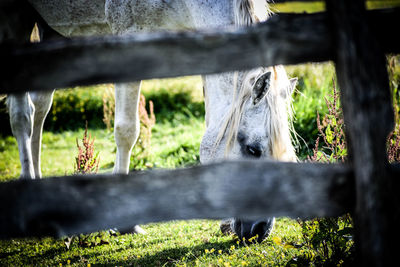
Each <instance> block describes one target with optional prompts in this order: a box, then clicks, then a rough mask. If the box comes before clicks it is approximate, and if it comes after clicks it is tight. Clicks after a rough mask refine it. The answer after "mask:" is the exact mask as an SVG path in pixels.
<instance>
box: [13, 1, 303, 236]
mask: <svg viewBox="0 0 400 267" xmlns="http://www.w3.org/2000/svg"><path fill="white" fill-rule="evenodd" d="M29 2H30V3H31V4H32V5H33V7H34V8H35V9H36V10H37V11H38V13H39V14H40V15H41V16H42V17H43V19H44V20H45V21H46V22H47V24H48V25H50V27H52V28H53V29H54V30H56V31H57V32H58V33H60V34H61V35H63V36H66V37H73V36H94V35H107V34H113V35H131V34H137V33H138V32H148V31H156V30H190V29H202V28H209V27H223V26H227V25H237V26H242V25H250V24H252V23H255V22H260V21H264V20H266V19H267V18H268V16H269V14H270V11H269V7H268V3H267V2H266V1H265V0H218V1H217V0H215V1H209V0H147V1H140V0H74V1H69V0H68V1H67V0H57V1H48V0H29ZM44 38H46V36H45V35H44ZM140 84H141V83H140V82H133V83H128V84H116V85H115V102H116V103H115V125H114V129H115V130H114V131H115V142H116V145H117V155H116V160H115V165H114V170H113V172H114V173H123V174H126V173H128V171H129V162H130V160H129V158H130V155H131V150H132V148H133V146H134V144H135V142H136V140H137V138H138V134H139V118H138V102H139V94H140ZM203 84H204V95H205V106H206V125H207V129H206V132H205V134H204V137H203V140H202V143H201V148H200V160H201V162H202V163H208V162H213V161H215V160H217V159H223V158H243V157H245V158H248V157H251V158H267V159H276V160H286V161H295V160H296V156H295V153H294V148H293V146H292V143H291V138H290V125H291V124H290V123H289V121H290V118H291V115H290V114H291V113H290V99H291V92H292V90H293V88H294V84H295V80H289V79H288V77H287V75H286V73H285V70H284V68H283V67H281V66H277V67H274V68H257V69H254V70H251V71H239V72H230V73H224V74H216V75H206V76H204V77H203ZM52 96H53V93H43V92H35V93H32V92H31V93H24V94H18V95H9V97H8V105H9V113H10V121H11V127H12V132H13V134H14V136H15V137H16V139H17V142H18V149H19V153H20V161H21V166H22V172H21V177H22V178H40V177H41V171H40V145H41V133H42V127H43V122H44V119H45V117H46V115H47V113H48V110H49V108H50V106H51V102H52ZM237 221H238V220H236V222H237ZM237 226H238V225H235V226H234V227H233V228H235V229H236V228H237ZM239 226H240V225H239ZM250 226H251V225H250ZM253 226H254V225H253ZM243 227H244V226H243ZM243 227H242V228H243ZM253 228H254V227H253ZM243 231H244V230H243V229H242V230H241V232H243ZM246 231H247V230H245V231H244V232H246ZM249 231H250V230H249ZM237 233H238V232H237ZM244 235H246V234H244ZM239 236H240V234H239Z"/></svg>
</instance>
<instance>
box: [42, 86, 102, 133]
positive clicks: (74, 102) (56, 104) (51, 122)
mask: <svg viewBox="0 0 400 267" xmlns="http://www.w3.org/2000/svg"><path fill="white" fill-rule="evenodd" d="M106 89H107V85H102V86H93V87H77V88H73V89H64V90H57V91H56V92H55V93H54V99H53V105H52V107H51V109H50V112H49V114H48V116H47V118H46V121H45V124H44V129H45V130H47V131H53V132H60V131H65V130H76V129H79V128H83V127H85V121H88V127H89V128H91V129H93V128H104V123H103V100H102V96H103V93H104V91H105V90H106Z"/></svg>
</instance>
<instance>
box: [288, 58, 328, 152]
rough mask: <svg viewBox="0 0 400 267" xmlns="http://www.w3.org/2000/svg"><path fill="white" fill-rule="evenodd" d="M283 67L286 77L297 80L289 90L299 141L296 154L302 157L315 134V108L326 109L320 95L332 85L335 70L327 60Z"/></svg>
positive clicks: (311, 144) (322, 112)
mask: <svg viewBox="0 0 400 267" xmlns="http://www.w3.org/2000/svg"><path fill="white" fill-rule="evenodd" d="M286 69H287V72H288V75H289V76H290V77H298V79H299V80H298V85H297V86H296V90H295V92H294V93H293V109H294V112H295V119H294V122H293V124H294V128H295V130H296V133H297V134H298V137H299V140H300V144H299V146H298V147H297V151H298V152H297V154H298V157H299V158H300V159H306V158H307V155H310V154H311V151H312V148H313V147H314V142H315V140H316V139H317V137H318V128H317V127H316V121H317V111H319V113H320V114H325V113H327V112H328V109H327V106H326V103H325V98H324V97H325V96H326V95H328V94H329V92H330V88H332V78H334V77H335V70H334V67H333V64H331V63H329V64H305V65H298V66H288V67H287V68H286Z"/></svg>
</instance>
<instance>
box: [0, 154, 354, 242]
mask: <svg viewBox="0 0 400 267" xmlns="http://www.w3.org/2000/svg"><path fill="white" fill-rule="evenodd" d="M352 181H353V180H352V173H351V171H350V170H349V168H347V167H346V166H344V165H323V164H295V163H273V162H262V161H251V162H250V161H243V162H224V163H219V164H214V165H209V166H198V167H194V168H189V169H177V170H169V171H168V170H164V171H160V170H159V171H147V172H143V173H133V174H131V175H129V176H121V175H120V176H111V175H108V176H107V175H98V176H93V177H91V176H80V177H63V178H48V179H42V180H29V181H27V180H19V181H14V182H8V183H0V214H1V217H0V238H13V237H25V236H45V235H52V236H64V235H70V234H76V233H81V232H92V231H97V230H100V229H109V228H113V227H117V228H118V229H120V230H122V229H129V228H130V227H132V226H133V225H135V224H141V223H147V222H156V221H161V220H172V219H192V218H215V219H216V218H218V219H220V218H226V217H231V216H239V215H240V217H242V218H260V217H261V218H265V217H268V216H283V215H284V216H292V217H295V218H297V217H302V218H312V217H320V216H337V215H341V214H344V213H345V212H349V211H351V210H352V207H353V204H354V202H353V196H354V192H353V188H354V186H353V182H352Z"/></svg>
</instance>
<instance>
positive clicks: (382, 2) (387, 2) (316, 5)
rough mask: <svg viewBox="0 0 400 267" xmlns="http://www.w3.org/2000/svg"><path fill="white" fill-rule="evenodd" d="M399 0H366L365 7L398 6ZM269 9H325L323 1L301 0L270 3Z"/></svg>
mask: <svg viewBox="0 0 400 267" xmlns="http://www.w3.org/2000/svg"><path fill="white" fill-rule="evenodd" d="M399 6H400V0H378V1H377V0H372V1H367V9H379V8H390V7H399ZM271 9H272V11H273V12H275V13H280V12H283V13H315V12H322V11H325V2H324V1H314V2H301V1H293V2H290V3H272V4H271Z"/></svg>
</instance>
